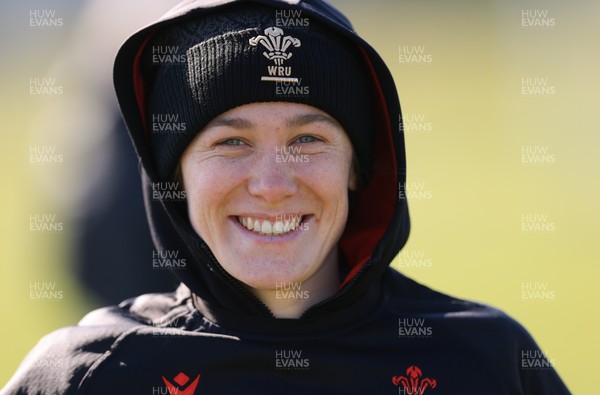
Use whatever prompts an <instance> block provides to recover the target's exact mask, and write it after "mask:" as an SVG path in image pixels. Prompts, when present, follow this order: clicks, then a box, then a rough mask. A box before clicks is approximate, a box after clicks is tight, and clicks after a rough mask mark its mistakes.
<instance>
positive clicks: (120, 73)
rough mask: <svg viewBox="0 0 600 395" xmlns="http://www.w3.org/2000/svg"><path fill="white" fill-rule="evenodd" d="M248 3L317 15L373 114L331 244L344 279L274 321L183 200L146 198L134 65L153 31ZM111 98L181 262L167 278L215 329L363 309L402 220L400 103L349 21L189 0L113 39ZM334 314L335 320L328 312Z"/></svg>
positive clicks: (291, 325) (273, 326)
mask: <svg viewBox="0 0 600 395" xmlns="http://www.w3.org/2000/svg"><path fill="white" fill-rule="evenodd" d="M240 2H244V3H250V4H252V3H257V4H263V5H266V6H271V7H274V8H277V9H294V10H301V11H302V15H303V17H308V18H311V19H314V20H317V21H319V22H320V23H321V24H324V25H326V26H327V27H328V28H330V29H332V30H333V31H335V32H338V33H339V34H340V35H341V36H342V37H345V38H347V40H348V41H349V42H350V43H353V44H354V45H356V47H357V48H358V51H359V52H360V53H362V55H363V57H364V61H365V65H366V68H367V69H368V70H370V75H365V76H364V78H366V79H368V80H369V85H370V86H371V94H372V98H371V102H372V105H373V109H374V112H375V117H376V120H377V122H376V125H374V128H373V130H375V150H374V151H375V152H374V153H373V154H374V155H373V156H374V158H375V162H374V165H373V169H372V172H371V177H370V179H369V182H368V183H367V184H366V185H365V186H364V187H363V188H362V189H361V191H360V195H359V196H358V199H357V203H356V205H354V207H353V209H352V212H351V213H350V215H349V221H348V224H347V226H346V229H345V231H344V234H343V236H342V238H341V240H340V242H339V248H340V251H341V254H340V256H341V257H343V259H344V260H345V262H346V263H347V265H348V275H347V277H346V279H345V281H344V282H343V284H342V285H341V286H340V288H339V290H338V292H337V293H336V294H335V295H334V296H332V297H331V298H329V299H327V300H326V301H323V302H321V303H318V304H317V305H315V306H313V307H311V308H309V309H308V310H307V311H306V312H305V313H304V314H303V316H302V317H301V318H300V319H298V320H289V319H275V318H274V317H273V315H272V314H271V312H270V311H269V310H268V309H267V307H266V306H265V305H264V304H263V303H261V302H260V301H259V300H258V299H257V298H256V297H254V296H253V295H252V294H251V293H250V292H249V291H248V290H247V289H246V288H245V287H244V286H243V285H242V284H241V283H240V282H239V281H237V280H236V279H234V278H233V277H231V276H230V275H229V274H228V273H227V272H225V270H224V269H223V268H222V267H221V265H220V264H219V263H218V262H217V261H216V259H215V258H214V256H213V254H212V253H211V251H210V249H209V248H208V246H207V245H206V244H205V243H204V242H203V241H202V240H201V239H200V238H199V237H198V236H197V235H196V233H195V232H194V230H193V229H192V227H191V225H190V223H189V220H188V219H187V216H186V214H185V209H184V208H183V206H184V204H183V203H182V202H177V201H173V200H165V199H155V198H154V196H153V184H154V185H156V183H159V182H160V179H159V177H158V175H157V171H156V166H155V164H154V163H153V156H152V150H151V147H150V139H149V137H148V136H149V130H148V129H147V128H146V125H145V123H146V122H145V119H146V114H145V113H146V99H147V96H146V95H147V94H146V92H147V87H146V81H145V79H144V78H145V77H144V75H143V73H142V67H141V65H140V57H141V54H142V52H143V50H144V48H145V46H146V45H147V43H148V41H149V39H150V37H151V36H152V35H153V34H154V33H156V31H158V30H160V29H162V28H164V27H166V26H168V25H171V24H174V23H178V22H180V21H182V20H184V19H187V18H192V17H194V18H197V17H199V16H201V15H204V14H206V13H211V12H214V11H215V10H216V9H218V8H220V7H225V6H229V5H231V4H232V3H240ZM114 83H115V89H116V94H117V98H118V101H119V105H120V107H121V111H122V114H123V117H124V119H125V122H126V124H127V127H128V129H129V133H130V136H131V139H132V141H133V144H134V147H135V150H136V153H137V155H138V157H139V161H140V164H141V176H142V180H143V188H144V197H145V205H146V212H147V216H148V221H149V223H150V228H151V232H152V238H153V240H154V244H155V247H156V249H157V250H160V251H163V250H169V251H177V252H178V254H179V255H178V258H180V259H185V261H186V262H187V265H186V266H185V268H177V269H173V272H174V274H175V275H176V276H177V277H178V278H179V279H180V280H181V282H183V283H184V284H185V285H186V286H187V287H188V288H189V289H190V290H191V291H192V292H193V294H194V295H196V296H195V302H196V306H197V308H198V309H199V310H201V311H202V313H203V314H204V315H205V316H206V317H207V318H208V319H210V320H214V321H215V322H218V323H219V324H220V325H223V326H239V325H243V326H244V327H245V328H250V329H252V328H256V329H257V330H260V331H265V330H277V331H282V330H286V328H287V329H289V330H300V329H299V328H305V329H306V328H308V327H309V326H311V325H317V326H319V327H320V328H323V325H325V326H327V325H328V322H333V321H335V322H336V323H338V324H339V323H340V322H343V321H347V322H350V321H351V320H352V316H353V315H354V316H356V314H359V313H360V311H361V309H362V310H364V311H365V312H367V311H368V310H370V309H372V308H373V307H374V306H375V305H376V304H377V303H379V302H380V300H379V298H380V297H381V295H380V292H379V289H380V284H381V280H382V278H383V277H384V275H385V273H386V272H387V271H389V270H391V269H390V268H389V265H390V263H391V262H392V260H393V258H394V257H395V256H396V255H397V254H398V252H399V251H400V249H401V248H402V247H403V246H404V244H405V243H406V240H407V238H408V234H409V229H410V224H409V216H408V206H407V202H406V199H405V197H404V196H405V195H404V194H401V193H399V192H400V191H401V190H402V189H403V188H404V185H405V181H406V160H405V149H404V135H403V132H402V127H401V124H402V121H401V113H400V103H399V100H398V94H397V92H396V88H395V84H394V81H393V78H392V76H391V74H390V71H389V70H388V68H387V66H386V65H385V64H384V62H383V60H382V59H381V58H380V56H379V55H378V54H377V53H376V52H375V50H374V49H373V48H372V47H371V46H370V45H369V44H367V43H366V42H365V41H363V40H362V39H361V38H360V37H358V36H357V35H356V33H355V32H354V30H353V28H352V26H351V24H350V22H349V21H348V20H347V19H346V18H345V17H344V16H343V15H342V14H340V13H339V12H338V11H337V10H336V9H334V8H333V7H331V6H330V5H329V4H327V3H325V2H323V1H319V0H297V1H294V0H287V1H275V0H237V1H236V0H221V1H217V0H213V1H211V0H189V1H183V2H182V3H181V4H179V5H178V6H176V7H175V8H173V9H172V10H171V11H169V12H168V13H167V14H166V15H165V16H164V17H163V18H161V19H160V20H159V21H157V22H156V23H153V24H151V25H149V26H147V27H145V28H143V29H141V30H140V31H138V32H137V33H135V34H133V35H132V36H131V37H130V38H129V39H127V41H126V42H125V43H124V44H123V45H122V47H121V49H120V50H119V53H118V55H117V58H116V61H115V68H114ZM333 316H335V317H336V319H335V320H331V319H329V318H331V317H333Z"/></svg>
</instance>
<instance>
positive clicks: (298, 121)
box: [206, 102, 343, 130]
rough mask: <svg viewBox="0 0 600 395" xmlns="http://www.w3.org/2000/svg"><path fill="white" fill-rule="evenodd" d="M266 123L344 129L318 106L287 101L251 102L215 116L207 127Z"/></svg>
mask: <svg viewBox="0 0 600 395" xmlns="http://www.w3.org/2000/svg"><path fill="white" fill-rule="evenodd" d="M265 123H267V124H268V123H274V124H278V125H279V126H285V127H290V128H293V127H301V126H304V125H308V124H312V123H324V124H326V125H328V126H331V127H334V128H337V129H341V130H343V128H342V127H341V125H340V124H339V123H338V122H337V120H335V119H334V118H333V117H332V116H331V115H329V114H327V113H326V112H324V111H322V110H320V109H318V108H316V107H312V106H309V105H306V104H299V103H286V102H282V103H280V102H268V103H251V104H245V105H243V106H239V107H236V108H233V109H231V110H229V111H226V112H224V113H222V114H220V115H218V116H217V117H215V118H214V119H213V120H212V121H210V122H209V123H208V124H207V125H206V129H209V128H214V127H219V126H227V127H232V128H236V129H251V128H253V127H255V126H256V125H259V124H260V125H262V124H265Z"/></svg>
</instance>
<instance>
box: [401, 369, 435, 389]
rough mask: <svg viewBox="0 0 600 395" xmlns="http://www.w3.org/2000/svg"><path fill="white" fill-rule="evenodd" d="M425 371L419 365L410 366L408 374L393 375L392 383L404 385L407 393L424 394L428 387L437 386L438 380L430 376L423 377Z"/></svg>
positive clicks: (407, 370) (403, 387)
mask: <svg viewBox="0 0 600 395" xmlns="http://www.w3.org/2000/svg"><path fill="white" fill-rule="evenodd" d="M422 376H423V372H422V371H421V369H419V368H418V367H417V366H414V365H413V366H409V367H408V369H406V376H392V383H393V384H394V385H395V386H397V387H402V389H403V390H404V392H403V393H404V394H406V395H423V394H424V393H425V390H426V389H427V388H432V389H433V388H435V387H436V386H437V381H436V380H435V379H430V378H421V377H422Z"/></svg>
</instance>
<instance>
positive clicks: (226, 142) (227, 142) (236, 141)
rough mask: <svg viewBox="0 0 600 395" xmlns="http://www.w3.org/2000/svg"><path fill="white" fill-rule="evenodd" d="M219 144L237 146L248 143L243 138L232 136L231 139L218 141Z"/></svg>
mask: <svg viewBox="0 0 600 395" xmlns="http://www.w3.org/2000/svg"><path fill="white" fill-rule="evenodd" d="M217 145H224V146H227V147H236V146H242V145H246V143H245V142H244V141H243V140H241V139H236V138H231V139H226V140H222V141H219V142H218V143H217Z"/></svg>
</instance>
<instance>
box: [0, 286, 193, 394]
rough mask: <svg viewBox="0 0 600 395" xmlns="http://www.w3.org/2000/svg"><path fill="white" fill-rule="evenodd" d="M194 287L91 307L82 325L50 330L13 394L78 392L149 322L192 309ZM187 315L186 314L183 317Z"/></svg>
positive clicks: (15, 380) (162, 322) (10, 387)
mask: <svg viewBox="0 0 600 395" xmlns="http://www.w3.org/2000/svg"><path fill="white" fill-rule="evenodd" d="M188 299H189V291H187V289H179V290H178V291H177V292H174V293H164V294H148V295H141V296H138V297H135V298H132V299H128V300H126V301H124V302H122V303H120V304H119V305H118V306H108V307H103V308H100V309H97V310H94V311H92V312H90V313H88V314H87V315H86V316H85V317H83V319H82V320H81V321H80V322H79V324H78V325H77V326H71V327H66V328H62V329H58V330H56V331H54V332H52V333H50V334H48V335H46V336H44V337H43V338H42V339H41V340H40V341H39V342H38V344H37V345H36V346H35V347H34V348H33V349H32V350H31V351H30V352H29V354H28V355H27V356H26V357H25V359H24V360H23V362H22V363H21V365H20V366H19V368H18V369H17V371H16V373H15V374H14V375H13V377H12V378H11V380H10V381H9V382H8V384H7V385H6V386H5V387H4V388H3V389H2V391H0V394H1V395H5V394H6V395H8V394H11V395H12V394H76V393H80V392H79V389H80V387H81V386H82V384H83V382H84V381H85V379H86V377H87V376H88V375H89V374H90V373H91V372H92V371H93V370H94V369H95V368H96V367H98V366H99V365H100V364H101V363H102V362H104V361H105V360H106V359H107V358H109V357H110V355H111V354H112V352H113V350H114V349H115V348H117V347H118V344H119V341H120V339H122V338H125V337H127V336H128V335H131V334H134V333H135V332H137V331H139V330H141V329H142V328H144V327H160V326H163V327H168V326H173V323H174V322H176V321H177V319H178V318H179V317H181V316H183V315H186V314H189V306H188V303H187V301H188ZM183 321H185V320H183Z"/></svg>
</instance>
